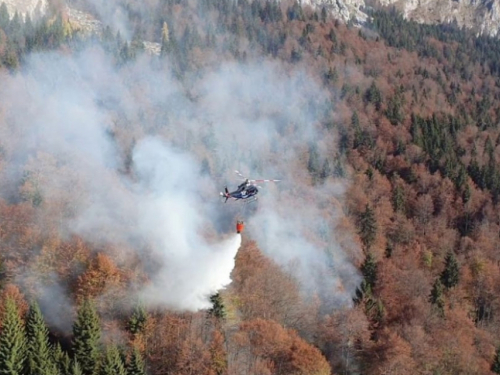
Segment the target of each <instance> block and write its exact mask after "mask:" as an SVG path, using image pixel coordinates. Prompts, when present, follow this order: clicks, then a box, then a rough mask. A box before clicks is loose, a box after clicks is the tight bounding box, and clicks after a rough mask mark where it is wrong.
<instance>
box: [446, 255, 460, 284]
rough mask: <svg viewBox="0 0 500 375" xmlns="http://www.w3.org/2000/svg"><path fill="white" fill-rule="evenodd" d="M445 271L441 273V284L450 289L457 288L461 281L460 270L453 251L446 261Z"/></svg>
mask: <svg viewBox="0 0 500 375" xmlns="http://www.w3.org/2000/svg"><path fill="white" fill-rule="evenodd" d="M444 263H445V264H444V270H443V272H442V273H441V282H442V283H443V285H444V286H445V287H446V288H448V289H450V288H453V287H454V286H456V285H457V284H458V282H459V280H460V270H459V267H458V262H457V259H456V258H455V254H453V252H452V251H449V252H448V254H447V255H446V258H445V260H444Z"/></svg>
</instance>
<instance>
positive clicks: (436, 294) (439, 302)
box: [429, 278, 444, 316]
mask: <svg viewBox="0 0 500 375" xmlns="http://www.w3.org/2000/svg"><path fill="white" fill-rule="evenodd" d="M443 293H444V287H443V284H442V283H441V280H440V279H439V278H437V279H436V281H435V282H434V285H433V286H432V290H431V295H430V297H429V302H430V303H432V304H433V305H434V306H436V308H437V310H438V311H439V314H440V315H441V316H443V315H444V297H443Z"/></svg>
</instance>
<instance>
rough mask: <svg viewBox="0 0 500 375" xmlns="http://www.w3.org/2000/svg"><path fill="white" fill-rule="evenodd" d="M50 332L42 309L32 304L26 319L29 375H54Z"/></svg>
mask: <svg viewBox="0 0 500 375" xmlns="http://www.w3.org/2000/svg"><path fill="white" fill-rule="evenodd" d="M48 336H49V330H48V329H47V327H46V325H45V322H44V320H43V316H42V313H41V311H40V307H39V306H38V304H37V303H36V302H34V303H32V305H31V306H30V310H29V312H28V317H27V319H26V339H27V342H28V345H27V356H26V357H27V358H26V359H27V363H26V364H27V370H28V373H29V374H37V375H52V374H53V373H54V370H55V367H54V362H53V360H52V358H51V353H50V345H49V337H48Z"/></svg>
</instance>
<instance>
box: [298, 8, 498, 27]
mask: <svg viewBox="0 0 500 375" xmlns="http://www.w3.org/2000/svg"><path fill="white" fill-rule="evenodd" d="M302 3H303V4H310V5H312V6H317V7H326V8H327V9H329V10H330V11H331V12H332V14H334V16H336V17H337V18H340V19H343V20H345V21H347V20H349V19H355V20H357V21H358V22H360V23H362V22H363V21H364V20H366V19H367V15H366V14H365V13H363V9H365V8H366V6H367V5H370V6H371V5H382V6H394V7H395V8H396V9H397V10H399V11H400V12H401V13H402V14H403V16H404V17H405V18H408V19H413V20H415V21H417V22H421V23H431V24H434V23H450V22H456V23H457V24H458V26H460V27H465V28H468V29H472V30H474V31H476V32H477V34H485V35H490V36H498V35H499V34H500V0H366V1H365V0H303V1H302Z"/></svg>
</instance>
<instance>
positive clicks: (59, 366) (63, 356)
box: [52, 343, 72, 375]
mask: <svg viewBox="0 0 500 375" xmlns="http://www.w3.org/2000/svg"><path fill="white" fill-rule="evenodd" d="M52 361H53V362H54V364H55V368H56V370H57V371H56V373H57V374H61V375H72V373H71V360H70V358H69V355H68V353H66V352H65V351H63V350H62V348H61V345H60V344H59V343H57V344H55V345H54V348H53V349H52Z"/></svg>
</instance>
